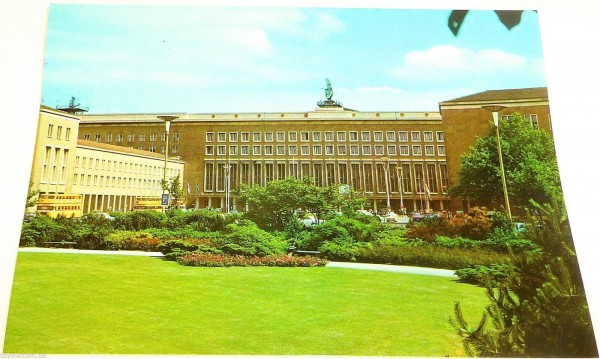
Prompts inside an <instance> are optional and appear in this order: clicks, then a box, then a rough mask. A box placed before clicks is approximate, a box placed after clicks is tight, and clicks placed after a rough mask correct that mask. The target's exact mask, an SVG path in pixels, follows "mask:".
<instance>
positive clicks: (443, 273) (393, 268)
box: [327, 262, 456, 278]
mask: <svg viewBox="0 0 600 359" xmlns="http://www.w3.org/2000/svg"><path fill="white" fill-rule="evenodd" d="M327 267H331V268H350V269H363V270H376V271H384V272H397V273H410V274H423V275H434V276H439V277H454V278H456V275H455V274H454V271H453V270H448V269H437V268H425V267H410V266H397V265H391V264H372V263H348V262H329V263H327Z"/></svg>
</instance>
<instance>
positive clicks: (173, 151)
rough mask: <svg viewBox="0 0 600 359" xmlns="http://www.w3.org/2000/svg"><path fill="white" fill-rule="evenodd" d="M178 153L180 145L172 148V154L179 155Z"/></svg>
mask: <svg viewBox="0 0 600 359" xmlns="http://www.w3.org/2000/svg"><path fill="white" fill-rule="evenodd" d="M178 152H179V146H178V145H173V146H171V153H178Z"/></svg>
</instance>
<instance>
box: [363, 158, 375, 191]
mask: <svg viewBox="0 0 600 359" xmlns="http://www.w3.org/2000/svg"><path fill="white" fill-rule="evenodd" d="M363 169H364V177H365V192H373V167H372V166H371V164H370V163H365V164H364V165H363Z"/></svg>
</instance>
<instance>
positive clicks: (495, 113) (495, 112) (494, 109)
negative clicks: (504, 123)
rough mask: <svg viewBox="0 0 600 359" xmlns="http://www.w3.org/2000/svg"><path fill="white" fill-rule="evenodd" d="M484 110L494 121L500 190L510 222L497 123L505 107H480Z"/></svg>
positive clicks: (510, 216)
mask: <svg viewBox="0 0 600 359" xmlns="http://www.w3.org/2000/svg"><path fill="white" fill-rule="evenodd" d="M481 108H483V109H484V110H488V111H490V112H491V113H492V117H493V119H494V126H496V143H497V145H498V158H499V159H500V175H501V177H502V190H503V191H504V205H505V207H506V213H507V214H508V218H510V219H511V221H512V215H511V213H510V203H509V201H508V190H507V189H506V176H505V175H504V163H503V161H502V147H501V146H500V130H499V127H500V126H499V123H498V112H500V111H502V110H504V109H505V108H506V106H500V105H490V106H482V107H481Z"/></svg>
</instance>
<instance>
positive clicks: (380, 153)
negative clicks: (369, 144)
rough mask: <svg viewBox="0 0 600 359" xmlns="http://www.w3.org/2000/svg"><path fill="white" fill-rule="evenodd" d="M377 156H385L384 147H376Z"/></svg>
mask: <svg viewBox="0 0 600 359" xmlns="http://www.w3.org/2000/svg"><path fill="white" fill-rule="evenodd" d="M375 154H376V155H378V156H382V155H383V146H380V145H377V146H375Z"/></svg>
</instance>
